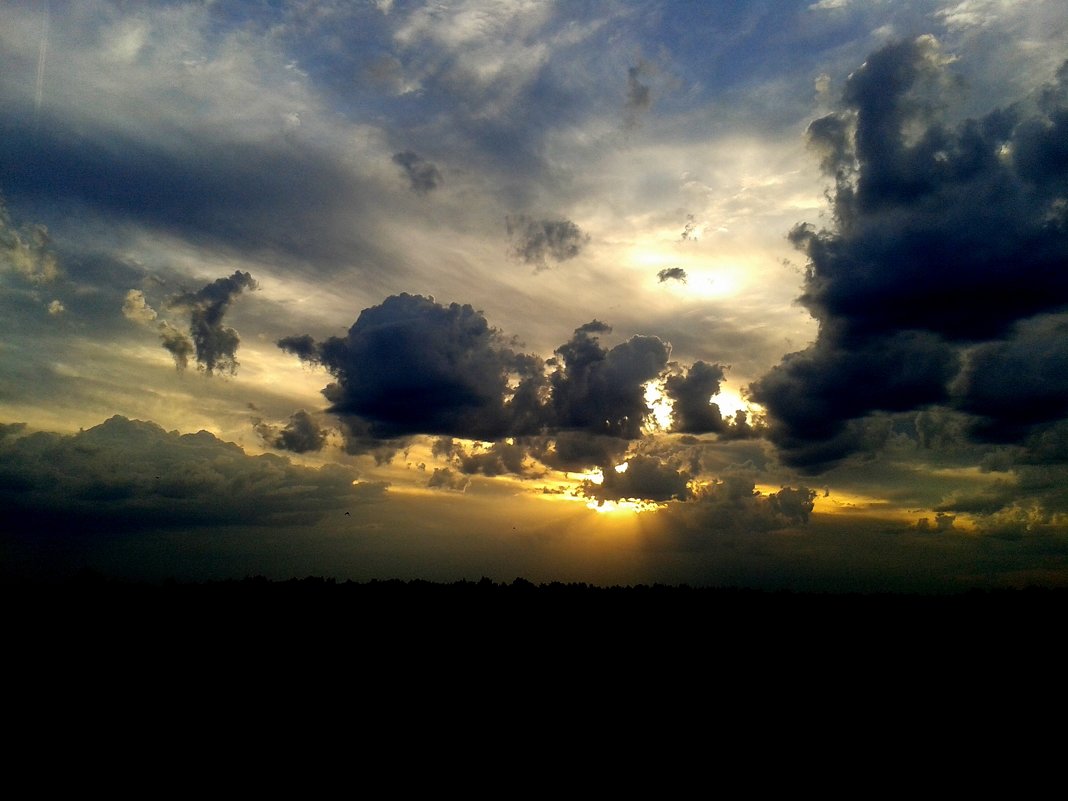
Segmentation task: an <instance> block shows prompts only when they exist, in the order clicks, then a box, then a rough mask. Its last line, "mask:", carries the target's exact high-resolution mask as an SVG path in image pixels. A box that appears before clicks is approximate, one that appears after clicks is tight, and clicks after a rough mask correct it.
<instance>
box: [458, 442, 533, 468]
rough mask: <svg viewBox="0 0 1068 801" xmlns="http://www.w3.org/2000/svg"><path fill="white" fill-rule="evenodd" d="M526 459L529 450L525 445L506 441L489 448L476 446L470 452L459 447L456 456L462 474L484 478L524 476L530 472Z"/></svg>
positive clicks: (495, 443)
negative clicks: (479, 474) (478, 474)
mask: <svg viewBox="0 0 1068 801" xmlns="http://www.w3.org/2000/svg"><path fill="white" fill-rule="evenodd" d="M526 457H527V448H526V447H524V445H523V444H521V443H518V442H508V441H504V440H501V441H498V442H494V443H493V444H492V445H490V446H489V447H488V448H486V447H482V446H481V445H476V446H475V447H474V448H473V449H472V450H470V451H468V450H466V449H465V448H462V447H458V448H457V449H456V452H455V456H454V458H455V461H456V463H457V464H458V465H459V468H460V471H461V472H462V473H464V474H467V475H473V474H475V473H481V474H482V475H484V476H501V475H505V474H509V473H510V474H512V475H523V474H525V473H527V472H528V469H527V468H528V465H527V462H526Z"/></svg>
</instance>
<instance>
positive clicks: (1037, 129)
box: [752, 37, 1068, 470]
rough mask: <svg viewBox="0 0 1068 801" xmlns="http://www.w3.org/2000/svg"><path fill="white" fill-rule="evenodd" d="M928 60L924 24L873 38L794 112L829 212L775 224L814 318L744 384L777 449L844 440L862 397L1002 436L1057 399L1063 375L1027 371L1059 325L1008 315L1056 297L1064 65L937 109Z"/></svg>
mask: <svg viewBox="0 0 1068 801" xmlns="http://www.w3.org/2000/svg"><path fill="white" fill-rule="evenodd" d="M944 61H945V60H944V59H943V58H942V57H941V55H940V53H939V50H938V44H937V42H936V41H935V40H934V39H932V38H931V37H921V38H919V39H916V40H912V41H906V42H897V43H892V44H890V45H887V46H886V47H884V48H882V49H881V50H879V51H878V52H876V53H874V54H872V55H871V56H870V57H869V59H868V60H867V61H866V62H865V64H864V65H863V66H862V67H861V68H859V69H858V70H857V71H855V72H854V73H853V74H852V75H851V76H850V77H849V80H848V81H847V82H846V85H845V89H844V92H843V95H842V105H841V108H840V110H839V111H836V112H835V113H833V114H831V115H828V116H827V117H824V118H823V119H820V120H817V121H816V122H814V123H813V124H812V125H811V126H810V128H809V138H810V141H811V142H812V143H813V145H814V147H815V148H816V150H817V151H818V153H819V156H820V158H821V163H822V167H823V169H824V171H825V172H826V173H827V174H828V175H829V176H830V177H831V178H833V179H834V182H835V184H834V190H833V194H832V200H833V210H834V222H835V225H834V228H833V229H830V230H826V229H825V230H816V229H815V228H813V227H812V226H809V225H799V226H797V227H796V228H795V229H794V230H793V231H792V232H791V234H790V238H791V241H792V242H793V243H794V244H795V245H796V246H797V247H798V248H799V249H801V250H802V251H803V252H804V253H805V254H806V255H807V256H808V259H809V266H808V273H807V276H806V281H805V291H804V294H803V295H802V296H801V298H800V300H801V302H802V304H803V305H804V306H805V307H806V308H807V309H808V310H809V311H810V312H811V313H812V314H813V316H814V317H816V318H817V320H819V322H820V331H819V335H818V337H817V340H816V342H815V343H814V344H813V345H812V346H811V347H809V348H808V349H806V350H804V351H802V352H800V353H794V354H791V355H789V356H787V357H786V358H785V359H784V360H783V362H782V364H780V365H779V366H778V367H776V368H775V369H773V370H772V371H771V372H770V373H769V374H767V375H766V376H764V377H763V378H762V379H760V380H759V381H757V382H756V383H755V384H754V385H753V387H752V390H753V397H754V399H755V400H756V401H758V402H760V403H762V404H764V405H765V406H766V407H767V409H768V414H769V417H770V421H771V437H772V439H773V441H774V442H775V443H776V444H777V445H779V446H780V448H781V449H782V452H783V458H784V460H785V461H786V462H787V463H788V464H791V465H794V466H798V467H802V468H805V469H809V470H819V469H822V468H824V467H826V466H827V465H829V464H831V463H833V462H834V461H836V460H838V459H840V458H842V457H844V456H846V455H848V454H849V453H851V452H852V451H853V450H855V449H856V447H857V444H856V443H857V431H858V428H857V426H858V421H861V419H862V418H864V417H865V416H866V415H868V414H870V413H872V412H876V411H891V412H893V411H906V410H910V409H917V410H918V409H923V408H926V407H931V406H937V405H947V406H955V407H956V408H959V409H962V410H964V411H967V412H970V413H972V414H974V415H977V416H978V417H979V422H978V424H977V428H976V429H975V431H976V433H977V434H982V435H986V436H989V437H991V438H1000V439H1003V440H1005V439H1012V438H1014V437H1018V436H1021V435H1023V434H1025V433H1026V432H1027V431H1029V430H1031V429H1032V428H1033V427H1034V426H1035V425H1037V424H1039V423H1043V422H1047V421H1049V420H1052V419H1054V418H1056V417H1058V416H1060V415H1063V414H1064V413H1065V410H1066V403H1065V389H1066V388H1065V387H1064V386H1062V385H1061V384H1062V383H1063V382H1059V381H1058V380H1056V379H1055V380H1054V381H1053V382H1051V383H1049V382H1044V381H1039V380H1038V379H1037V378H1032V377H1031V376H1036V375H1039V374H1046V375H1050V374H1057V375H1059V372H1058V371H1059V370H1060V369H1061V368H1062V367H1063V361H1064V352H1063V346H1059V345H1058V344H1057V340H1058V337H1060V339H1061V340H1062V341H1063V337H1062V336H1060V334H1059V333H1054V329H1055V328H1056V326H1053V327H1052V328H1051V327H1050V326H1047V327H1046V328H1044V329H1042V330H1041V331H1038V330H1037V329H1035V328H1034V326H1032V325H1031V324H1028V323H1025V322H1024V321H1027V320H1028V319H1029V318H1033V317H1035V316H1036V315H1042V314H1043V313H1050V312H1056V311H1058V310H1061V309H1063V308H1064V307H1065V306H1066V305H1068V271H1065V269H1064V264H1065V263H1066V261H1068V210H1066V207H1065V201H1064V197H1065V195H1066V192H1068V159H1066V158H1065V155H1064V154H1065V149H1066V148H1065V145H1064V142H1065V141H1068V91H1066V90H1068V85H1066V78H1068V70H1066V69H1065V68H1062V69H1061V70H1060V72H1059V73H1058V76H1057V81H1056V82H1055V83H1053V84H1051V85H1050V86H1048V87H1046V89H1045V90H1044V91H1042V92H1041V93H1040V94H1039V95H1038V97H1037V98H1033V99H1032V100H1031V101H1028V102H1021V103H1017V104H1015V105H1013V106H1010V107H1008V108H1005V109H998V110H995V111H993V112H990V113H989V114H987V115H986V116H984V117H982V118H980V119H968V120H965V121H963V122H961V123H959V124H955V125H950V124H948V123H944V122H942V121H941V120H940V119H939V118H938V115H937V106H938V95H937V92H938V91H939V90H940V87H944V86H945V85H946V81H945V74H944V70H945V67H944ZM962 368H963V372H961V370H962ZM1025 373H1026V374H1027V376H1026V377H1025Z"/></svg>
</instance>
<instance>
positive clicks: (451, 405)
mask: <svg viewBox="0 0 1068 801" xmlns="http://www.w3.org/2000/svg"><path fill="white" fill-rule="evenodd" d="M1066 59H1068V8H1066V7H1065V5H1064V4H1063V2H1060V0H1031V1H1030V2H1010V1H1009V0H963V2H960V1H957V0H949V1H948V2H943V1H941V0H916V1H915V2H912V1H910V0H902V2H888V1H886V2H884V1H880V0H870V1H868V2H862V0H822V2H790V1H789V0H778V1H777V2H770V1H769V2H759V1H754V2H716V3H711V2H709V3H704V2H670V1H666V2H645V3H631V2H611V1H610V0H603V1H600V2H595V1H593V0H591V1H590V2H539V1H538V0H466V2H463V1H461V2H437V3H422V2H403V1H402V0H376V1H374V2H358V1H356V0H354V1H352V2H329V1H324V2H291V3H273V2H236V1H235V2H224V1H222V0H220V1H219V2H177V1H176V2H155V3H152V2H149V3H128V2H107V1H106V0H82V1H80V2H70V3H64V2H59V1H58V0H53V1H52V2H44V1H43V0H39V1H37V2H28V1H27V2H18V1H15V2H5V3H4V4H3V5H2V6H0V201H2V206H0V510H2V511H3V518H4V522H3V526H2V528H3V529H4V531H3V533H2V535H0V577H3V578H5V579H22V578H31V579H33V578H54V577H62V576H64V575H69V574H70V573H72V572H75V571H78V570H81V569H84V568H91V569H94V570H97V571H100V572H103V573H104V574H106V575H111V576H116V577H123V578H131V579H140V580H160V579H165V578H175V579H179V580H207V579H223V578H242V577H244V576H251V575H264V576H267V577H270V578H276V579H286V578H291V577H304V576H308V575H319V576H330V577H335V578H338V579H352V580H356V581H368V580H371V579H389V578H400V579H405V580H410V579H425V580H430V581H449V582H451V581H457V580H461V579H468V580H478V579H479V578H480V577H483V576H486V577H490V578H492V579H494V580H497V581H508V580H511V579H514V578H515V577H523V578H525V579H527V580H530V581H534V582H541V583H543V582H552V581H561V582H587V583H593V584H601V585H614V584H621V585H633V584H652V583H665V584H680V583H686V584H690V585H695V586H734V587H752V588H761V589H793V590H802V591H803V590H814V591H886V590H890V591H923V592H931V591H935V592H941V591H950V592H952V591H958V590H964V589H970V588H973V587H1021V586H1030V585H1039V586H1065V585H1068V60H1066Z"/></svg>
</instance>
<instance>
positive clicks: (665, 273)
mask: <svg viewBox="0 0 1068 801" xmlns="http://www.w3.org/2000/svg"><path fill="white" fill-rule="evenodd" d="M656 277H657V278H658V279H659V281H660V283H661V284H662V283H664V282H665V281H680V282H682V283H684V284H685V283H686V271H685V270H684V269H682V268H681V267H665V268H664V269H663V270H661V271H660V272H658V273H657V274H656Z"/></svg>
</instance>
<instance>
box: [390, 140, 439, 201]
mask: <svg viewBox="0 0 1068 801" xmlns="http://www.w3.org/2000/svg"><path fill="white" fill-rule="evenodd" d="M393 163H394V164H397V165H399V166H401V167H403V168H404V174H405V175H406V176H408V181H409V182H410V183H411V188H412V191H413V192H418V193H419V194H423V195H425V194H426V193H427V192H429V191H430V190H432V189H436V188H437V187H438V186H440V185H441V182H442V177H441V171H440V170H438V168H437V167H436V166H435V165H434V164H432V163H431V162H429V161H427V160H426V159H424V158H423V157H422V156H420V155H418V154H417V153H414V152H412V151H411V150H405V151H403V152H400V153H394V154H393Z"/></svg>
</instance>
